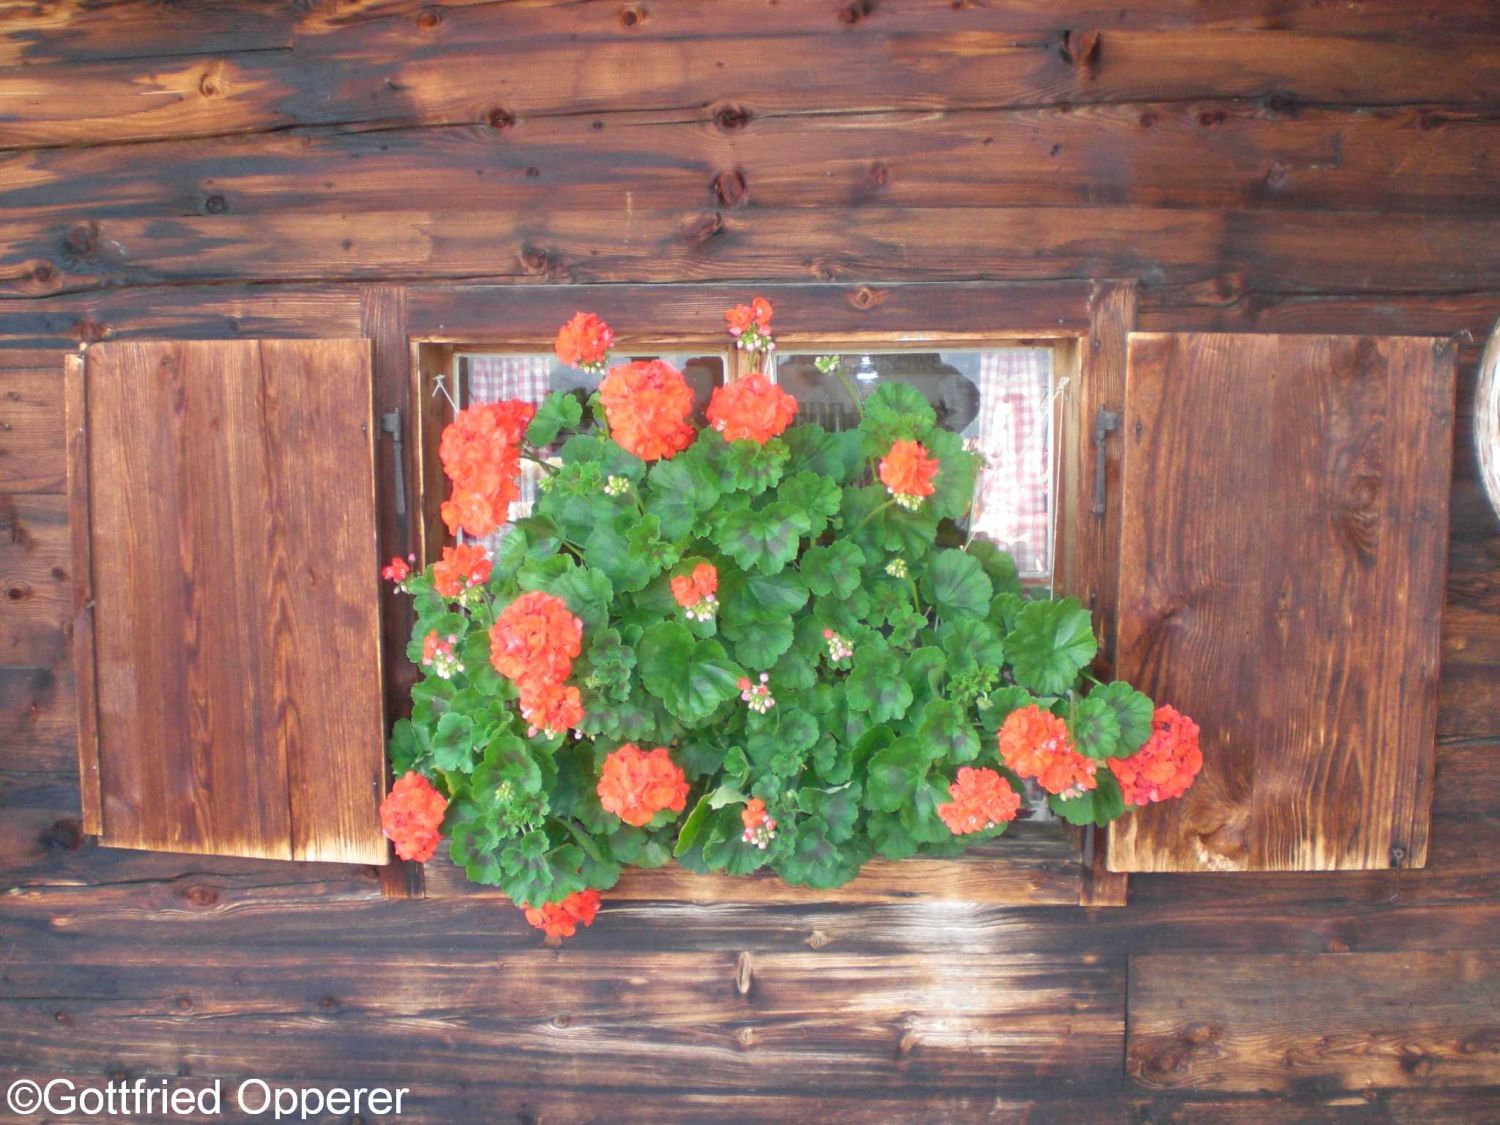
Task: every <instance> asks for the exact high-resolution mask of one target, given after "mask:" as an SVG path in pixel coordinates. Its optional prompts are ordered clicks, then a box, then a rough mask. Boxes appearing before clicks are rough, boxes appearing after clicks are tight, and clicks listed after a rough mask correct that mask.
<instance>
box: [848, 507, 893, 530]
mask: <svg viewBox="0 0 1500 1125" xmlns="http://www.w3.org/2000/svg"><path fill="white" fill-rule="evenodd" d="M893 504H895V501H894V500H887V501H886V502H885V503H884V504H878V505H876V506H875V507H874V508H871V509H870V511H869V513H868V514H867V515H866V516H865V518H864V519H862V520H860V521H859V522H858V523H857V524H855V525H854V528H853V530H851V531H850V532H849V538H850V539H853V538H854V537H855V536H856V535H858V534H859V533H860V532H861V531H862V530H863V529H864V526H865V524H867V523H869V522H870V521H871V520H872V519H874V518H875V517H876V516H878V515H880V513H881V512H883V511H885V510H886V509H887V508H889V507H891V506H892V505H893Z"/></svg>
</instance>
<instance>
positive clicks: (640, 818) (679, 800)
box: [598, 742, 688, 828]
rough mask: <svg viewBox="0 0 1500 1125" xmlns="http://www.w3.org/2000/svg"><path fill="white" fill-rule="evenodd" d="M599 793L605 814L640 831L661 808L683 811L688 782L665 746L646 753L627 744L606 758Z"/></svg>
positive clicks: (635, 746) (600, 778) (600, 777)
mask: <svg viewBox="0 0 1500 1125" xmlns="http://www.w3.org/2000/svg"><path fill="white" fill-rule="evenodd" d="M598 793H599V803H600V804H601V805H603V806H604V809H605V811H606V812H612V813H614V814H615V815H616V816H617V817H619V818H620V819H621V820H623V821H624V822H625V823H626V824H631V825H634V826H635V827H637V828H640V827H641V826H643V825H645V824H647V823H649V822H650V820H651V818H652V817H653V816H655V815H656V814H657V813H659V812H660V811H661V810H662V809H671V810H672V811H673V812H681V811H682V810H683V808H684V807H685V806H686V805H687V794H688V783H687V778H686V776H684V774H683V772H682V770H681V768H680V767H679V766H678V765H677V764H676V763H675V762H673V761H672V758H671V756H670V755H669V754H668V753H667V748H666V747H665V746H658V747H657V748H656V749H655V750H652V751H651V753H649V754H647V753H644V752H642V750H641V748H640V747H639V746H637V745H635V744H634V743H631V742H627V743H626V744H625V745H624V746H621V747H620V748H619V749H618V750H616V751H615V752H614V753H613V754H611V755H610V756H609V757H608V758H605V759H604V769H603V770H602V771H601V772H600V775H599V786H598Z"/></svg>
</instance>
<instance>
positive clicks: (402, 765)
mask: <svg viewBox="0 0 1500 1125" xmlns="http://www.w3.org/2000/svg"><path fill="white" fill-rule="evenodd" d="M389 757H390V762H391V774H392V775H393V776H395V777H401V776H403V775H404V774H406V773H409V772H411V771H413V770H415V771H416V772H417V773H421V774H424V775H425V774H426V773H427V771H428V770H429V769H430V768H432V766H433V762H432V750H431V747H430V746H429V744H428V734H427V728H426V727H425V726H418V725H417V724H415V723H413V722H412V721H411V720H410V719H397V720H396V725H395V726H394V727H393V728H391V741H390V748H389Z"/></svg>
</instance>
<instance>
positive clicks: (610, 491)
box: [604, 476, 630, 496]
mask: <svg viewBox="0 0 1500 1125" xmlns="http://www.w3.org/2000/svg"><path fill="white" fill-rule="evenodd" d="M629 491H630V478H629V477H620V476H612V477H610V478H608V479H607V480H606V481H605V482H604V495H606V496H624V495H625V494H626V493H627V492H629Z"/></svg>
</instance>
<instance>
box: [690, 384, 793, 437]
mask: <svg viewBox="0 0 1500 1125" xmlns="http://www.w3.org/2000/svg"><path fill="white" fill-rule="evenodd" d="M796 415H797V400H796V399H795V398H793V397H792V396H791V395H789V394H787V393H786V392H785V391H784V390H782V389H781V388H780V387H778V386H777V385H776V384H775V383H773V382H771V380H770V379H768V378H766V376H765V375H764V374H762V373H761V372H759V371H755V372H752V373H751V374H749V375H746V376H745V377H744V378H743V379H735V380H734V381H732V382H729V383H725V384H724V385H723V386H722V387H715V388H714V394H713V398H711V399H710V400H709V403H708V420H709V421H710V422H712V423H713V427H714V429H716V430H718V431H719V432H720V433H721V434H723V435H724V440H725V441H739V440H740V439H741V438H745V439H747V440H749V441H753V442H755V443H756V444H757V445H764V444H765V443H766V442H768V441H770V440H771V439H772V438H773V437H775V436H776V435H777V434H779V433H781V432H782V431H783V430H785V429H786V428H787V427H788V426H789V425H791V424H792V419H793V418H794V417H796Z"/></svg>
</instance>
